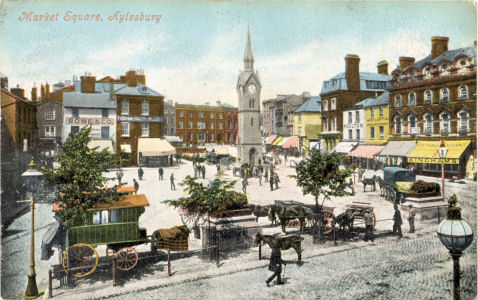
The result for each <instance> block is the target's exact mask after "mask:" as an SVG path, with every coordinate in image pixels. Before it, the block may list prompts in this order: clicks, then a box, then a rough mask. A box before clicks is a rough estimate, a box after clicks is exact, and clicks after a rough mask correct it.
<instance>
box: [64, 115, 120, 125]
mask: <svg viewBox="0 0 478 300" xmlns="http://www.w3.org/2000/svg"><path fill="white" fill-rule="evenodd" d="M65 120H66V122H65V123H66V125H114V122H115V119H111V118H81V117H68V118H66V119H65Z"/></svg>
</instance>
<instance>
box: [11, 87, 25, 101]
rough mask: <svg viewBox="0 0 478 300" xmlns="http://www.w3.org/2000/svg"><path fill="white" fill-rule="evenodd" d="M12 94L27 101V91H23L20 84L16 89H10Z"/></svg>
mask: <svg viewBox="0 0 478 300" xmlns="http://www.w3.org/2000/svg"><path fill="white" fill-rule="evenodd" d="M10 92H12V93H13V94H15V95H16V96H18V97H20V98H22V99H25V91H24V90H23V89H21V88H20V87H19V85H18V84H17V87H16V88H12V89H10Z"/></svg>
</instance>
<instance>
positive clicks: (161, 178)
mask: <svg viewBox="0 0 478 300" xmlns="http://www.w3.org/2000/svg"><path fill="white" fill-rule="evenodd" d="M158 173H159V180H163V175H164V170H163V167H159V169H158Z"/></svg>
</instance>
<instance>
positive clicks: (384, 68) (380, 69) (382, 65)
mask: <svg viewBox="0 0 478 300" xmlns="http://www.w3.org/2000/svg"><path fill="white" fill-rule="evenodd" d="M377 73H378V74H380V75H385V76H387V75H388V62H387V61H386V60H382V61H381V62H379V63H378V64H377Z"/></svg>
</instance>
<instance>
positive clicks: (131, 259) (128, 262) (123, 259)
mask: <svg viewBox="0 0 478 300" xmlns="http://www.w3.org/2000/svg"><path fill="white" fill-rule="evenodd" d="M137 263H138V251H136V249H134V248H131V247H126V248H121V249H120V250H119V251H118V252H117V254H116V267H117V268H118V269H120V270H121V271H129V270H131V269H133V268H134V267H136V264H137Z"/></svg>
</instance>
